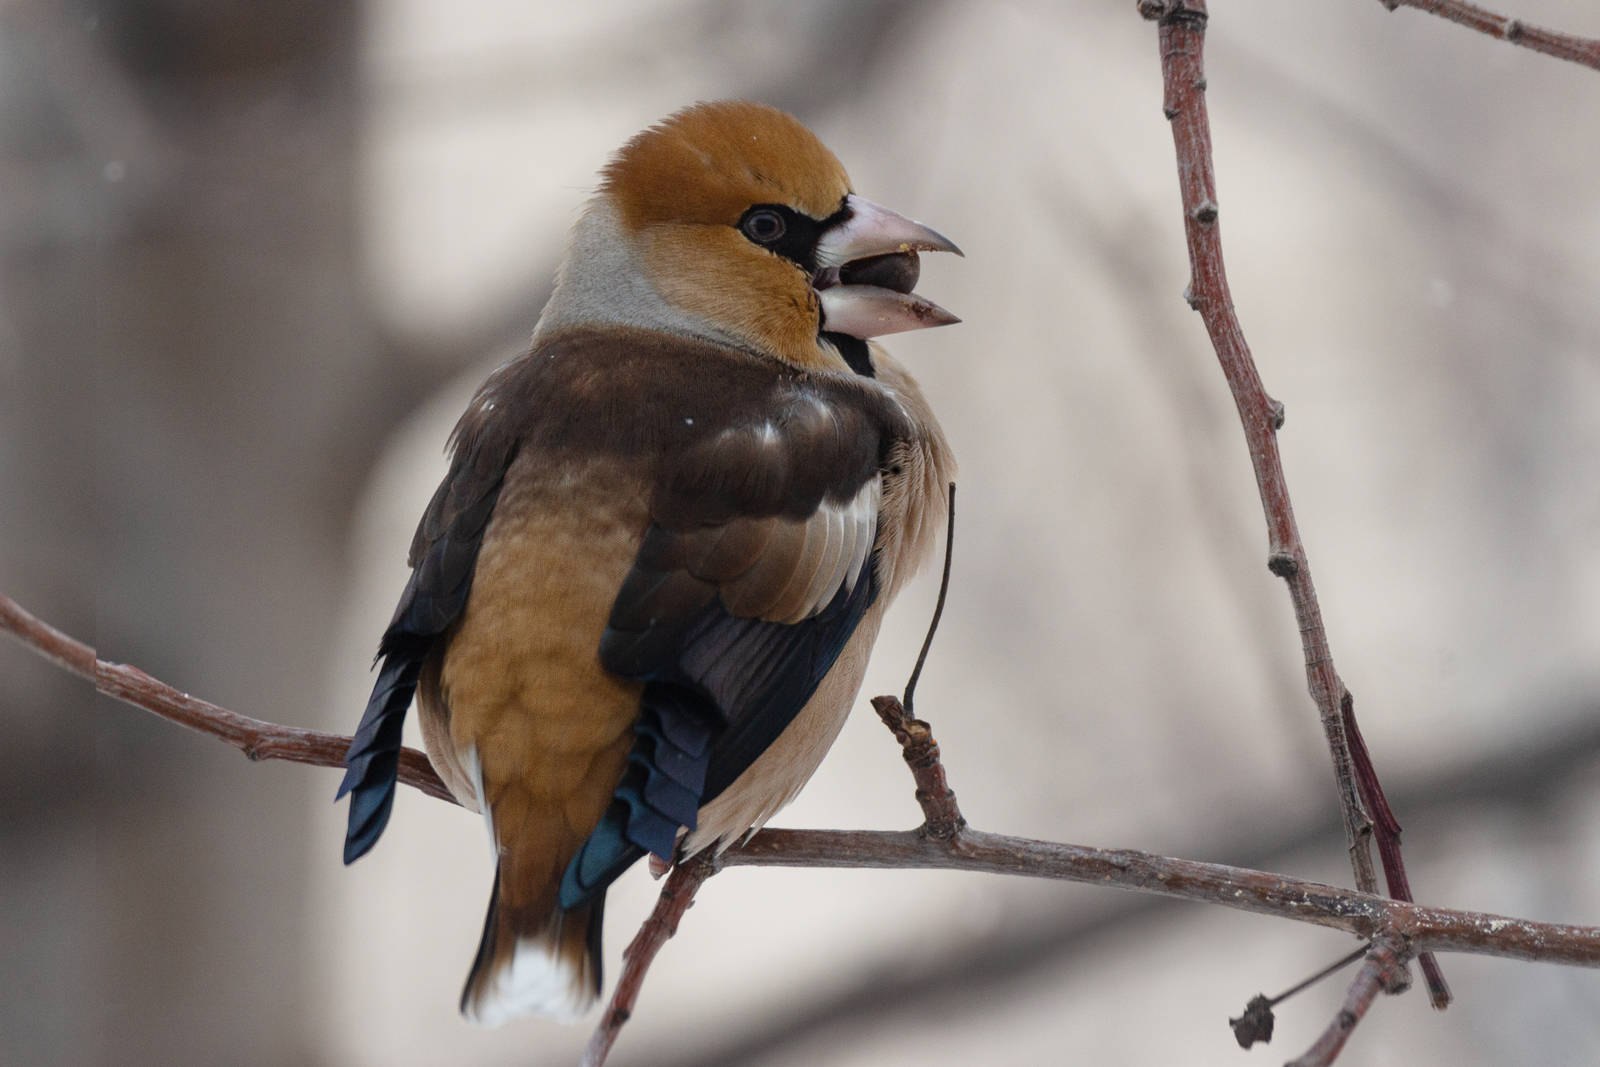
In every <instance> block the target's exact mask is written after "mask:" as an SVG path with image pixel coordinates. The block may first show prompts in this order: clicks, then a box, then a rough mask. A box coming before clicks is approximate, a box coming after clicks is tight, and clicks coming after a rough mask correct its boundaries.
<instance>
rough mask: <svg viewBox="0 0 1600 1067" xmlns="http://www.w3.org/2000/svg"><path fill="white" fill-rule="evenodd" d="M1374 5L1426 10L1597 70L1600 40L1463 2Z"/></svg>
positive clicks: (1399, 0)
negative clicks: (1559, 30) (1556, 29)
mask: <svg viewBox="0 0 1600 1067" xmlns="http://www.w3.org/2000/svg"><path fill="white" fill-rule="evenodd" d="M1378 3H1380V4H1382V5H1383V6H1384V7H1386V8H1388V9H1389V10H1390V11H1394V10H1395V9H1397V8H1402V7H1414V8H1416V9H1417V10H1418V11H1426V12H1427V13H1428V14H1430V15H1438V16H1439V17H1440V18H1442V19H1449V20H1450V21H1451V22H1454V23H1455V24H1456V25H1458V26H1465V27H1467V29H1469V30H1477V31H1478V32H1479V33H1486V34H1488V35H1489V36H1490V37H1494V38H1498V39H1499V40H1502V41H1509V42H1510V43H1511V44H1517V45H1521V46H1522V47H1523V48H1531V49H1533V50H1534V51H1535V52H1542V53H1544V54H1545V55H1547V56H1554V57H1555V58H1557V59H1564V60H1566V61H1567V62H1569V63H1577V64H1578V65H1580V66H1584V67H1589V68H1590V69H1592V70H1600V39H1596V38H1593V37H1577V36H1574V35H1573V34H1570V33H1558V32H1557V31H1555V30H1546V29H1542V28H1541V27H1538V26H1530V25H1528V24H1527V23H1526V22H1523V21H1522V20H1521V19H1513V18H1507V17H1506V16H1504V15H1501V14H1498V13H1496V12H1493V11H1490V10H1489V9H1488V8H1486V7H1479V6H1478V5H1477V4H1470V3H1467V2H1466V0H1378Z"/></svg>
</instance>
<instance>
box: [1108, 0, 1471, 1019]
mask: <svg viewBox="0 0 1600 1067" xmlns="http://www.w3.org/2000/svg"><path fill="white" fill-rule="evenodd" d="M1139 13H1140V14H1141V15H1143V16H1144V17H1145V18H1147V19H1153V20H1155V21H1156V22H1157V25H1158V32H1159V40H1160V48H1161V76H1162V85H1163V97H1162V110H1163V111H1164V112H1165V113H1166V116H1167V118H1168V119H1169V120H1170V121H1171V123H1172V141H1173V148H1174V151H1175V153H1176V155H1177V163H1178V186H1179V191H1180V194H1181V197H1182V203H1183V228H1184V235H1185V238H1186V240H1187V243H1188V248H1189V265H1190V272H1191V274H1190V282H1189V287H1188V290H1187V292H1186V294H1185V296H1186V299H1187V300H1188V301H1189V305H1190V306H1191V307H1193V308H1194V309H1195V310H1196V311H1198V312H1199V313H1200V317H1201V319H1202V320H1203V321H1204V323H1205V327H1206V333H1207V334H1208V335H1209V336H1210V338H1211V344H1212V347H1213V348H1214V349H1216V353H1217V360H1218V362H1219V363H1220V364H1221V366H1222V373H1223V375H1224V377H1226V378H1227V381H1228V388H1229V390H1230V391H1231V392H1232V394H1233V401H1234V405H1235V407H1236V408H1237V409H1238V412H1239V421H1240V423H1241V425H1242V426H1243V427H1244V434H1245V441H1246V444H1247V445H1248V447H1249V452H1250V464H1251V467H1252V468H1253V469H1254V470H1255V475H1256V488H1257V491H1258V492H1259V493H1260V496H1261V507H1262V511H1263V512H1264V514H1265V516H1266V521H1267V536H1268V549H1267V569H1268V570H1270V571H1271V572H1272V573H1273V574H1275V575H1277V576H1278V577H1280V578H1282V579H1283V580H1284V582H1285V583H1286V584H1287V585H1288V587H1289V599H1290V602H1291V603H1292V604H1293V606H1294V616H1295V621H1296V623H1297V624H1298V626H1299V630H1300V645H1301V648H1302V650H1303V651H1304V653H1305V661H1306V681H1307V685H1308V687H1309V689H1310V691H1311V698H1312V700H1313V701H1315V703H1316V706H1317V712H1318V715H1319V717H1320V719H1321V722H1322V730H1323V735H1324V737H1325V738H1326V740H1327V743H1328V751H1329V754H1330V755H1331V757H1332V759H1333V770H1334V778H1335V780H1336V783H1337V786H1338V791H1339V810H1340V812H1341V813H1342V815H1343V817H1344V829H1345V843H1346V847H1347V848H1348V850H1349V853H1350V864H1351V867H1352V869H1353V870H1354V872H1355V880H1356V886H1357V887H1358V888H1359V889H1361V890H1363V891H1365V892H1369V893H1370V892H1375V891H1376V890H1377V876H1376V873H1375V871H1374V869H1373V865H1372V850H1371V838H1372V836H1373V833H1374V830H1376V833H1377V835H1378V837H1379V841H1380V846H1381V847H1380V850H1379V851H1380V855H1381V856H1382V858H1383V861H1384V871H1385V874H1386V875H1387V876H1388V877H1387V881H1388V884H1389V889H1390V892H1391V893H1393V894H1395V895H1396V896H1397V897H1400V898H1402V899H1410V894H1409V883H1408V881H1407V879H1406V876H1405V864H1404V860H1403V859H1402V858H1401V853H1400V836H1399V830H1400V826H1399V823H1398V822H1396V821H1394V820H1393V817H1392V815H1389V817H1388V818H1385V819H1383V820H1381V821H1379V822H1378V823H1377V825H1376V827H1374V824H1373V821H1372V817H1371V816H1370V815H1369V814H1368V808H1369V806H1371V807H1376V808H1378V809H1380V810H1381V811H1383V812H1384V813H1385V814H1386V815H1388V814H1389V813H1388V803H1387V801H1385V800H1384V799H1383V788H1382V786H1381V785H1380V784H1379V783H1378V778H1377V774H1376V772H1375V771H1374V770H1373V768H1372V763H1371V760H1370V759H1368V758H1366V751H1365V749H1364V748H1363V749H1362V750H1361V752H1360V753H1359V758H1357V756H1356V755H1353V754H1352V746H1351V740H1350V737H1349V731H1347V726H1346V724H1347V722H1348V724H1349V726H1350V730H1353V729H1354V724H1355V711H1354V704H1353V702H1352V701H1351V700H1350V696H1349V690H1347V689H1346V688H1345V685H1344V682H1343V681H1342V680H1341V679H1340V677H1339V672H1338V670H1337V669H1336V668H1335V667H1334V664H1333V651H1332V649H1331V648H1330V647H1329V644H1328V632H1327V627H1326V626H1325V625H1324V623H1323V621H1322V609H1321V607H1320V605H1319V604H1318V602H1317V590H1316V585H1315V584H1314V583H1313V582H1312V579H1311V562H1310V560H1309V559H1308V558H1307V555H1306V550H1305V545H1304V543H1303V542H1302V541H1301V539H1300V530H1299V527H1298V525H1297V524H1296V523H1295V518H1294V506H1293V504H1292V503H1291V501H1290V499H1289V486H1288V482H1287V481H1286V479H1285V477H1284V473H1283V460H1282V457H1281V456H1279V454H1278V430H1279V429H1280V428H1281V427H1282V426H1283V405H1282V404H1280V403H1278V402H1277V401H1276V400H1274V399H1272V397H1270V396H1268V395H1267V391H1266V387H1265V386H1264V385H1263V384H1262V382H1261V375H1260V373H1259V372H1258V371H1257V369H1256V365H1255V360H1254V358H1253V357H1252V356H1251V354H1250V346H1249V344H1248V343H1247V342H1246V341H1245V337H1244V329H1243V327H1241V326H1240V324H1239V317H1238V315H1236V314H1235V313H1234V308H1233V294H1232V292H1231V291H1230V290H1229V287H1228V275H1227V270H1226V268H1225V267H1224V265H1223V259H1222V237H1221V233H1220V225H1219V222H1218V214H1219V211H1218V208H1217V192H1216V175H1215V172H1214V168H1213V164H1212V154H1211V122H1210V119H1209V118H1208V116H1207V114H1206V99H1205V90H1206V75H1205V61H1204V48H1205V30H1206V22H1207V19H1208V18H1209V15H1208V13H1207V10H1206V0H1140V3H1139ZM1421 962H1422V966H1423V970H1424V972H1425V973H1426V974H1427V976H1428V989H1429V995H1430V997H1431V999H1432V1001H1433V1005H1434V1007H1436V1008H1444V1007H1446V1006H1447V1005H1448V1004H1449V1003H1450V989H1449V987H1448V986H1447V985H1446V984H1445V981H1444V975H1443V974H1442V973H1441V972H1440V971H1439V967H1438V964H1437V962H1436V961H1434V960H1432V959H1431V958H1424V959H1423V960H1422V961H1421Z"/></svg>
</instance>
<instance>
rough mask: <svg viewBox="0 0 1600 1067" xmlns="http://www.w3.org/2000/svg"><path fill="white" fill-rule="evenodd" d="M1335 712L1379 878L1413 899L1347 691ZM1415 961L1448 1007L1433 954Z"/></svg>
mask: <svg viewBox="0 0 1600 1067" xmlns="http://www.w3.org/2000/svg"><path fill="white" fill-rule="evenodd" d="M1339 712H1340V716H1341V718H1343V720H1344V731H1345V737H1346V738H1347V739H1348V740H1349V742H1350V755H1351V757H1352V758H1353V759H1354V761H1355V766H1356V784H1357V785H1358V786H1360V787H1361V797H1362V799H1363V800H1365V801H1366V804H1367V810H1369V811H1370V812H1372V817H1373V829H1374V831H1375V832H1374V835H1373V836H1374V837H1376V838H1377V841H1378V857H1379V858H1380V859H1381V860H1382V861H1383V877H1384V882H1385V883H1386V884H1387V885H1388V887H1389V895H1390V896H1391V897H1394V898H1395V899H1396V900H1411V899H1414V898H1413V897H1412V896H1411V880H1410V879H1409V878H1407V877H1406V864H1405V860H1404V859H1403V858H1402V857H1401V855H1400V820H1399V819H1397V818H1395V814H1394V809H1392V808H1391V807H1389V798H1388V797H1386V796H1385V795H1384V793H1383V783H1382V782H1380V781H1379V780H1378V771H1377V768H1375V767H1374V766H1373V765H1372V755H1371V753H1369V752H1368V751H1367V742H1366V741H1365V740H1364V739H1363V738H1362V736H1361V727H1360V726H1358V725H1357V724H1356V707H1355V698H1354V697H1352V696H1351V695H1350V693H1349V692H1348V691H1346V692H1345V694H1344V699H1343V700H1341V701H1340V702H1339ZM1417 964H1418V966H1420V967H1421V968H1422V978H1423V982H1424V983H1425V984H1426V985H1427V987H1428V999H1429V1001H1430V1002H1431V1003H1432V1004H1433V1006H1434V1007H1435V1008H1439V1009H1443V1008H1445V1007H1448V1006H1449V1004H1450V985H1449V983H1447V982H1446V981H1445V980H1444V971H1443V970H1442V969H1441V968H1440V967H1439V961H1438V960H1437V959H1436V958H1435V957H1434V955H1433V953H1431V952H1424V953H1423V954H1422V955H1421V956H1419V957H1417Z"/></svg>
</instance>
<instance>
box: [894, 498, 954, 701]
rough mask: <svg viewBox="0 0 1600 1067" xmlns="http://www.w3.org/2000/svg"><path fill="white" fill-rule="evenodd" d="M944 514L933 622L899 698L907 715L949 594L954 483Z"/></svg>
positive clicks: (929, 624)
mask: <svg viewBox="0 0 1600 1067" xmlns="http://www.w3.org/2000/svg"><path fill="white" fill-rule="evenodd" d="M944 514H945V527H944V570H943V571H942V572H941V573H940V575H939V599H938V600H936V601H934V604H933V620H932V621H931V622H929V623H928V632H927V634H926V636H924V637H923V639H922V650H921V651H920V652H918V653H917V665H916V666H915V667H912V668H911V677H910V678H909V679H907V680H906V691H905V695H904V696H903V697H902V698H901V700H902V702H903V703H904V704H905V706H906V709H905V710H906V714H907V715H910V714H913V709H914V708H915V707H916V698H917V683H918V682H919V681H921V680H922V666H923V664H925V663H927V662H928V650H929V649H930V648H932V647H933V635H934V634H936V633H938V632H939V620H940V619H942V618H944V602H945V597H947V596H948V595H949V593H950V562H951V560H953V559H954V558H955V553H956V483H955V482H951V483H950V496H949V499H948V501H947V502H946V506H945V513H944ZM880 714H881V712H880Z"/></svg>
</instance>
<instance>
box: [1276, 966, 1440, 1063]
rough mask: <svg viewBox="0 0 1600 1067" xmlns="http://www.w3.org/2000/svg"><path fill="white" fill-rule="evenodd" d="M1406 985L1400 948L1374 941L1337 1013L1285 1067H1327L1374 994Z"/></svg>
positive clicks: (1408, 983)
mask: <svg viewBox="0 0 1600 1067" xmlns="http://www.w3.org/2000/svg"><path fill="white" fill-rule="evenodd" d="M1410 985H1411V979H1410V977H1409V976H1408V975H1407V974H1406V963H1405V953H1404V951H1403V947H1399V946H1396V945H1395V944H1391V943H1390V942H1389V941H1387V940H1379V941H1376V942H1374V943H1373V945H1372V948H1371V949H1369V950H1368V951H1367V961H1366V962H1365V963H1363V964H1362V965H1361V970H1359V971H1357V972H1356V977H1355V980H1354V981H1353V982H1351V983H1350V991H1349V992H1348V993H1346V994H1345V998H1344V1004H1343V1006H1341V1007H1340V1008H1339V1014H1337V1015H1335V1016H1334V1017H1333V1021H1332V1022H1330V1023H1329V1024H1328V1028H1327V1029H1326V1030H1324V1031H1323V1032H1322V1036H1321V1037H1319V1038H1317V1041H1316V1044H1314V1045H1312V1046H1311V1047H1310V1048H1309V1049H1307V1050H1306V1053H1305V1055H1303V1056H1301V1057H1300V1058H1299V1059H1296V1060H1291V1061H1290V1062H1289V1063H1287V1064H1285V1067H1328V1065H1329V1064H1331V1063H1332V1062H1333V1061H1334V1060H1336V1059H1338V1058H1339V1053H1340V1052H1341V1051H1343V1050H1344V1043H1345V1042H1346V1041H1348V1040H1350V1034H1351V1033H1352V1032H1353V1031H1354V1030H1355V1028H1356V1025H1357V1024H1358V1023H1360V1022H1361V1020H1362V1019H1363V1018H1365V1017H1366V1014H1367V1009H1368V1008H1370V1007H1372V1002H1373V1001H1374V1000H1376V999H1377V998H1378V994H1379V993H1401V992H1404V991H1405V990H1406V989H1407V988H1408V987H1409V986H1410Z"/></svg>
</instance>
